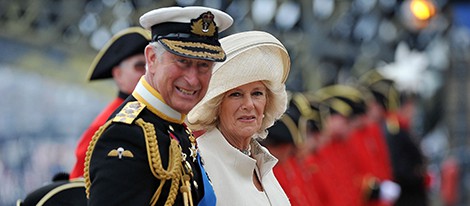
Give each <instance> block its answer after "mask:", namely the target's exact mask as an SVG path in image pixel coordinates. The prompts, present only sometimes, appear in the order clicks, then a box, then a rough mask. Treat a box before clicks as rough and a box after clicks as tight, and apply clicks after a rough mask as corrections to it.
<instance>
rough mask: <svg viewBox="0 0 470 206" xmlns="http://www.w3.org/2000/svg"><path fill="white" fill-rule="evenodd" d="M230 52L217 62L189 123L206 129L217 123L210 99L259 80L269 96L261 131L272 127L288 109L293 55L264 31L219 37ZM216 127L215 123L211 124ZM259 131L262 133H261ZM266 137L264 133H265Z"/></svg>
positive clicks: (190, 116) (226, 50)
mask: <svg viewBox="0 0 470 206" xmlns="http://www.w3.org/2000/svg"><path fill="white" fill-rule="evenodd" d="M220 43H221V45H222V48H223V49H224V51H225V52H226V54H227V59H226V60H225V62H221V63H216V64H215V65H214V68H213V71H212V78H211V81H210V83H209V89H208V91H207V93H206V96H205V97H204V98H203V99H202V100H201V101H200V102H199V103H198V104H197V105H196V106H195V107H194V108H193V109H192V110H191V111H190V112H189V114H188V116H187V118H188V119H187V120H188V123H189V125H190V127H192V128H193V129H207V126H210V125H207V124H209V123H214V122H213V120H214V119H215V118H216V115H217V114H215V113H214V112H213V110H214V109H216V108H212V107H214V106H213V104H211V103H210V101H211V100H213V99H214V98H216V97H218V96H219V95H221V94H224V93H225V92H227V91H229V90H231V89H233V88H236V87H239V86H242V85H245V84H248V83H251V82H256V81H266V82H267V83H268V85H266V86H267V87H268V89H270V90H271V91H272V92H273V93H274V94H275V95H273V96H272V97H271V96H270V97H269V98H270V100H269V102H270V105H267V106H266V110H265V112H266V113H265V118H264V119H263V124H262V127H261V130H262V131H264V130H266V129H267V128H268V127H270V126H271V125H272V124H273V123H274V121H275V120H277V119H279V118H280V116H281V115H282V114H283V113H284V112H285V110H286V107H287V93H286V91H285V84H284V83H285V81H286V79H287V77H288V74H289V70H290V58H289V54H288V52H287V50H286V48H285V47H284V45H283V44H282V43H281V42H280V41H279V40H278V39H276V37H274V36H273V35H271V34H269V33H266V32H263V31H248V32H240V33H236V34H232V35H230V36H227V37H225V38H222V39H221V40H220ZM212 126H215V125H212ZM262 131H260V132H262ZM264 136H265V135H264Z"/></svg>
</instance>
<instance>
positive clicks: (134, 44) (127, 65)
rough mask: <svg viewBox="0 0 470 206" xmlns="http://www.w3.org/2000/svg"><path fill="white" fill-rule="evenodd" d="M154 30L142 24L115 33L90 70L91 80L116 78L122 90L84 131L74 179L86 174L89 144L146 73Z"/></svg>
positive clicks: (79, 144)
mask: <svg viewBox="0 0 470 206" xmlns="http://www.w3.org/2000/svg"><path fill="white" fill-rule="evenodd" d="M149 41H150V32H149V31H148V30H145V29H143V28H141V27H129V28H126V29H124V30H122V31H120V32H118V33H117V34H115V35H114V36H113V37H112V38H111V39H110V40H109V41H108V42H107V43H106V45H105V46H104V47H103V48H102V49H101V50H100V52H99V53H98V55H96V57H95V59H94V60H93V62H92V64H91V66H90V69H89V77H88V80H90V81H97V80H103V79H110V78H112V79H113V80H114V82H115V83H116V86H117V88H118V90H119V92H118V95H117V97H116V98H115V99H114V100H113V101H111V102H110V103H109V104H108V106H106V108H105V109H103V111H101V113H100V114H99V115H98V116H96V118H95V120H93V122H92V123H91V124H90V126H89V127H88V128H87V130H86V131H85V132H84V133H83V134H82V136H81V138H80V140H79V141H78V144H77V147H76V149H75V157H76V159H77V161H76V162H75V165H74V166H73V169H72V171H70V179H75V178H81V177H83V169H84V165H85V164H84V163H85V155H86V151H87V149H88V143H89V142H90V140H91V138H92V137H93V135H94V134H95V132H96V130H98V128H100V126H101V125H103V124H104V123H105V122H106V121H107V120H108V117H109V115H111V114H112V113H113V112H114V110H116V108H118V107H119V105H121V104H122V102H124V100H125V99H126V98H127V97H128V96H129V95H130V94H131V93H132V91H133V90H134V88H135V86H136V85H137V82H139V79H140V77H141V76H142V75H144V73H145V56H144V48H145V47H146V46H147V45H148V44H149Z"/></svg>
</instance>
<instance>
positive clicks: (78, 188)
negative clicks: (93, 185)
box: [16, 177, 87, 206]
mask: <svg viewBox="0 0 470 206" xmlns="http://www.w3.org/2000/svg"><path fill="white" fill-rule="evenodd" d="M54 178H55V177H54ZM56 205H69V206H82V205H87V198H86V193H85V182H84V181H83V180H79V179H77V180H68V179H64V178H63V179H53V182H51V183H49V184H47V185H44V186H42V187H40V188H37V189H36V190H34V191H32V192H31V193H29V194H28V195H27V196H26V198H25V199H24V200H18V201H17V202H16V206H56Z"/></svg>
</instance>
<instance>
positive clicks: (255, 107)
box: [187, 31, 290, 206]
mask: <svg viewBox="0 0 470 206" xmlns="http://www.w3.org/2000/svg"><path fill="white" fill-rule="evenodd" d="M220 42H221V44H222V48H223V49H224V50H225V51H226V53H227V60H226V61H225V62H223V63H220V64H216V65H215V66H214V68H213V72H212V79H211V82H210V84H209V89H208V91H207V94H206V96H205V97H204V98H203V100H202V101H201V102H200V103H199V104H197V105H196V107H195V108H194V109H193V110H191V112H190V113H189V114H188V116H187V117H188V119H187V120H188V123H189V126H190V127H191V128H192V129H194V130H204V131H206V132H205V133H204V134H203V135H201V136H200V137H198V138H197V143H198V147H199V151H200V154H201V157H202V161H203V164H204V167H205V168H206V171H207V173H208V175H209V178H210V179H211V181H212V184H213V186H214V191H215V194H216V197H217V205H218V206H223V205H234V206H243V205H249V206H253V205H254V206H257V205H273V206H274V205H279V206H286V205H290V203H289V199H288V198H287V196H286V194H285V193H284V191H283V189H282V188H281V186H280V185H279V183H278V181H277V179H276V177H275V176H274V174H273V170H272V169H273V167H274V165H275V164H276V163H277V159H276V158H275V157H274V156H273V155H271V154H270V153H269V151H268V150H267V149H266V148H265V147H263V146H261V145H260V144H259V143H258V141H256V139H263V138H265V137H266V135H267V128H268V127H270V126H272V125H273V123H274V121H276V120H277V119H279V118H280V117H281V115H282V114H283V113H284V112H285V110H286V107H287V93H286V90H285V84H284V83H285V81H286V79H287V76H288V73H289V70H290V59H289V55H288V53H287V50H286V49H285V48H284V46H283V45H282V43H281V42H279V40H277V39H276V38H275V37H274V36H272V35H271V34H269V33H266V32H261V31H249V32H241V33H237V34H233V35H230V36H227V37H225V38H223V39H221V40H220Z"/></svg>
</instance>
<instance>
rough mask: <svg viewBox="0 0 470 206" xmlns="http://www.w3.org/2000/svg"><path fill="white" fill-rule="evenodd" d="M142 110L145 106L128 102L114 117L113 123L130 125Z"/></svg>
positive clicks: (135, 102) (136, 102)
mask: <svg viewBox="0 0 470 206" xmlns="http://www.w3.org/2000/svg"><path fill="white" fill-rule="evenodd" d="M144 108H145V105H144V104H142V103H140V102H138V101H133V102H128V103H127V104H126V105H125V106H124V107H123V108H122V109H121V111H119V113H118V114H117V115H116V116H115V117H114V119H113V122H121V123H125V124H132V122H134V119H135V118H137V116H138V115H139V113H140V112H141V111H142V110H143V109H144Z"/></svg>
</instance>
